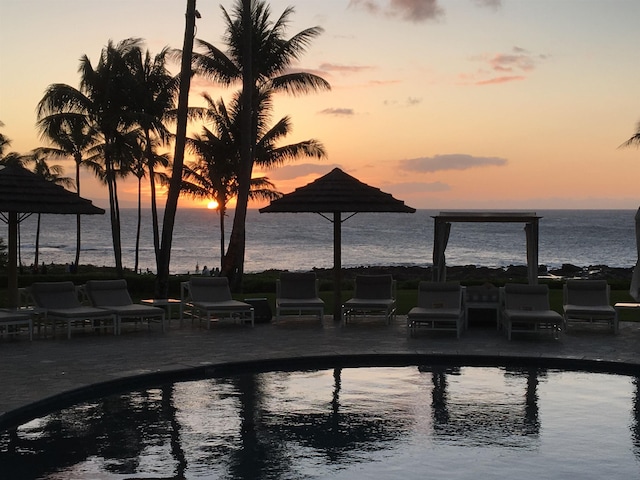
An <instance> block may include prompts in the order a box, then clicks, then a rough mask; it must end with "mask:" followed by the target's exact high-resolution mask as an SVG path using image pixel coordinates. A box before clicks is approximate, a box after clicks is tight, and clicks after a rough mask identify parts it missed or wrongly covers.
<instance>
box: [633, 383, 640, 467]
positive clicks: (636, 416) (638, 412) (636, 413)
mask: <svg viewBox="0 0 640 480" xmlns="http://www.w3.org/2000/svg"><path fill="white" fill-rule="evenodd" d="M633 384H634V385H635V387H636V392H635V395H634V396H633V421H632V422H631V438H632V440H633V453H634V454H635V456H636V457H637V458H638V459H640V378H638V377H635V378H634V379H633Z"/></svg>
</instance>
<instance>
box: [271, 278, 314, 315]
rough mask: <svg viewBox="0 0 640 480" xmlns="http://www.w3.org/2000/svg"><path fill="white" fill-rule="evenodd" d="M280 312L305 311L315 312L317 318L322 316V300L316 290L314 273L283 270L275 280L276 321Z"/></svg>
mask: <svg viewBox="0 0 640 480" xmlns="http://www.w3.org/2000/svg"><path fill="white" fill-rule="evenodd" d="M282 312H296V313H297V314H298V316H301V315H302V314H303V313H305V312H309V313H312V314H315V316H316V317H317V319H318V320H320V321H321V320H322V317H323V316H324V301H323V300H322V299H321V298H320V295H319V291H318V278H317V277H316V274H315V273H313V272H311V273H297V272H283V273H281V274H280V278H279V279H277V280H276V322H277V321H279V320H280V319H281V318H282Z"/></svg>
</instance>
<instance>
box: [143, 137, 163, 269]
mask: <svg viewBox="0 0 640 480" xmlns="http://www.w3.org/2000/svg"><path fill="white" fill-rule="evenodd" d="M145 142H146V147H145V155H146V157H147V168H148V170H149V187H150V188H151V223H152V225H151V228H152V231H153V252H154V254H155V257H156V265H158V257H159V256H160V229H159V227H158V202H157V199H156V174H155V171H154V167H153V165H154V160H153V151H152V149H151V135H150V134H149V130H148V129H147V130H145Z"/></svg>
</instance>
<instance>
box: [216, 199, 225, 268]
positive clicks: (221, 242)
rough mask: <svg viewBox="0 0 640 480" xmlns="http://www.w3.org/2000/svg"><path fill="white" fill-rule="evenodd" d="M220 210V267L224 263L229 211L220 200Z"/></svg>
mask: <svg viewBox="0 0 640 480" xmlns="http://www.w3.org/2000/svg"><path fill="white" fill-rule="evenodd" d="M218 212H219V213H220V268H222V265H223V264H224V245H225V242H224V240H225V239H224V216H225V214H226V212H227V209H226V207H224V206H223V205H222V204H221V203H220V202H218Z"/></svg>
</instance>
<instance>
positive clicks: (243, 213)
mask: <svg viewBox="0 0 640 480" xmlns="http://www.w3.org/2000/svg"><path fill="white" fill-rule="evenodd" d="M251 3H252V2H251V0H242V30H243V34H244V38H243V39H242V98H241V100H240V101H241V102H242V103H241V108H240V110H241V112H240V114H241V119H240V168H239V169H238V199H237V203H236V212H235V215H234V216H233V227H232V228H231V238H229V248H228V249H227V253H226V255H225V257H224V261H223V266H222V275H224V276H226V277H228V278H229V284H230V285H231V288H232V289H233V290H235V291H239V290H241V289H242V274H243V270H244V250H245V241H246V231H245V228H246V227H245V226H246V220H247V208H248V205H249V189H250V188H251V186H250V183H251V170H252V167H253V149H254V143H255V139H254V136H253V113H254V112H253V97H254V91H255V89H256V87H255V80H254V78H253V61H252V59H253V45H252V36H251V34H252V31H253V30H252V28H251V24H252V21H251Z"/></svg>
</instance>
